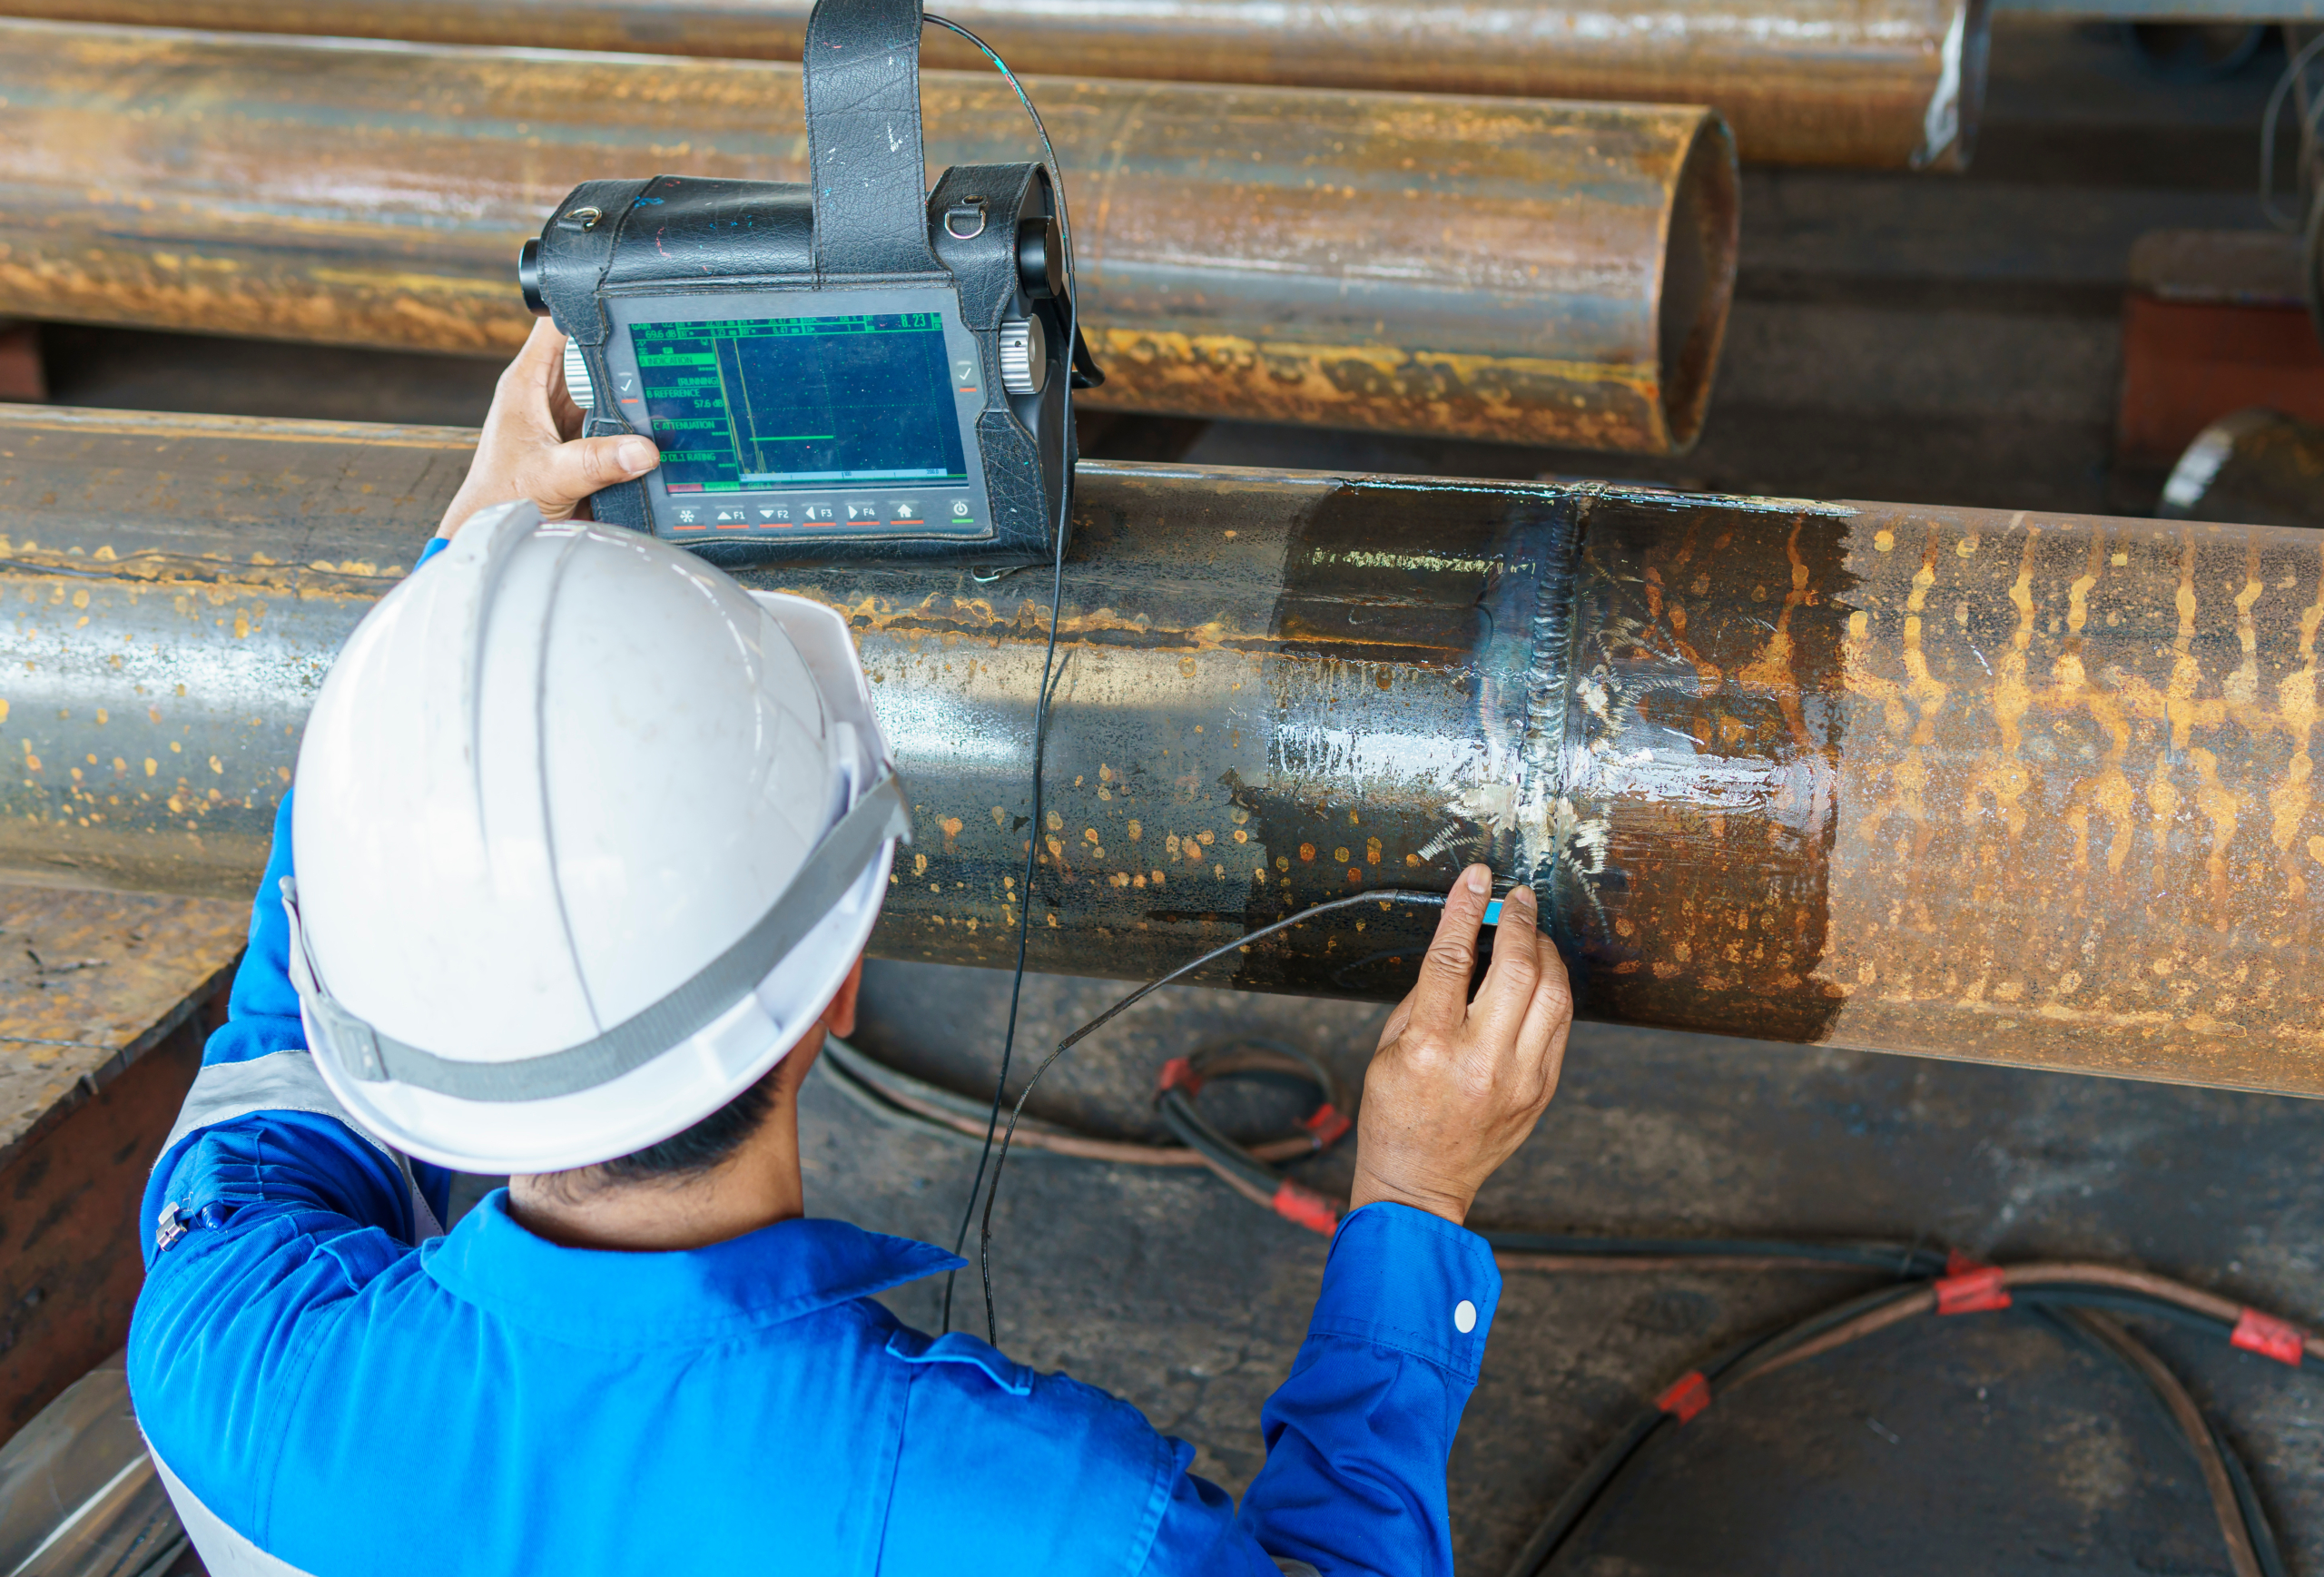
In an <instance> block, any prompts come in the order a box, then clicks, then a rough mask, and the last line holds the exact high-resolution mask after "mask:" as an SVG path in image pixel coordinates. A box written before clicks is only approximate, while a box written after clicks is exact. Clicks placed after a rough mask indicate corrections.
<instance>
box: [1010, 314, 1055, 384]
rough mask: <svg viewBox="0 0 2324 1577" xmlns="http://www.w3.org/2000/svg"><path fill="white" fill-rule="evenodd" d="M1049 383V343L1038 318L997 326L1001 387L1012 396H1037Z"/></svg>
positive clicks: (1013, 319) (1020, 319)
mask: <svg viewBox="0 0 2324 1577" xmlns="http://www.w3.org/2000/svg"><path fill="white" fill-rule="evenodd" d="M1048 381H1049V341H1048V340H1047V339H1045V338H1044V337H1043V336H1042V333H1041V320H1039V318H1011V319H1009V320H1008V321H1006V322H1004V323H1002V324H1001V325H1000V387H1001V388H1003V389H1007V390H1008V391H1009V393H1011V394H1039V392H1040V391H1041V385H1043V384H1044V383H1047V382H1048Z"/></svg>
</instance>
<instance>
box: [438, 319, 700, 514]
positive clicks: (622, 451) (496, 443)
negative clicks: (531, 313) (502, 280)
mask: <svg viewBox="0 0 2324 1577" xmlns="http://www.w3.org/2000/svg"><path fill="white" fill-rule="evenodd" d="M581 423H582V411H581V408H580V407H579V406H577V405H576V404H574V403H573V397H572V395H570V394H569V393H567V392H566V388H565V336H564V335H563V334H561V333H559V332H557V330H556V324H554V323H552V322H550V321H549V320H547V318H543V319H541V320H539V321H538V322H537V323H535V324H534V325H533V332H532V335H531V337H530V338H529V339H527V340H526V341H525V348H524V349H523V350H519V351H517V359H516V360H514V361H511V362H510V363H509V364H508V366H507V370H505V371H503V372H502V373H501V374H500V382H499V385H498V387H497V389H494V391H493V395H492V409H491V411H490V412H489V413H487V415H486V417H485V419H484V436H483V438H482V439H480V440H479V441H478V444H477V447H476V459H475V461H474V463H472V464H471V465H470V466H469V467H468V480H467V481H465V482H463V483H461V484H460V490H459V491H458V493H456V494H454V495H453V496H452V502H451V506H450V507H449V508H447V509H446V510H445V511H444V523H443V525H441V526H439V527H437V530H436V535H437V536H438V537H449V536H451V535H452V534H453V533H454V532H456V531H458V529H459V528H460V526H461V524H462V523H463V522H464V521H466V520H467V519H468V517H469V516H471V515H473V514H475V513H476V512H477V511H478V510H479V509H486V508H491V507H492V506H493V505H495V504H506V503H508V502H510V501H511V500H513V499H517V498H529V499H531V500H532V501H533V503H534V505H535V506H536V507H537V508H539V510H540V512H541V518H542V519H544V520H570V519H572V518H573V517H574V516H575V515H576V513H577V512H578V511H580V510H581V509H582V508H584V506H585V505H586V502H587V500H588V498H589V495H590V494H592V493H595V492H597V491H598V490H600V489H601V488H610V487H613V486H615V484H616V483H620V482H629V481H635V479H636V478H639V477H642V476H644V475H645V473H646V472H648V471H650V470H652V469H653V468H655V466H657V465H659V464H660V463H661V460H662V454H661V451H660V450H659V449H657V448H655V446H654V441H653V440H652V439H644V438H638V437H636V436H635V435H632V436H629V437H625V438H582V437H580V436H579V434H580V431H581Z"/></svg>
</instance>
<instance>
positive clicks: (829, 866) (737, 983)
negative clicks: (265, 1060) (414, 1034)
mask: <svg viewBox="0 0 2324 1577" xmlns="http://www.w3.org/2000/svg"><path fill="white" fill-rule="evenodd" d="M891 838H896V839H901V841H903V842H904V843H910V842H911V808H910V807H909V806H908V805H907V804H906V803H904V793H903V785H902V784H901V783H900V782H899V781H898V780H897V777H896V774H894V773H893V772H892V771H891V772H886V773H882V774H881V776H880V778H879V779H878V781H876V782H875V783H873V784H872V786H871V788H869V789H868V790H866V791H865V792H864V793H863V794H862V797H861V798H859V799H858V800H857V801H856V802H855V803H854V804H853V805H852V806H851V807H850V808H849V810H848V813H846V814H845V815H843V816H842V817H841V818H840V819H839V823H838V824H837V825H835V826H833V827H832V830H831V831H830V832H828V833H824V834H823V836H822V841H821V842H820V843H817V844H816V845H815V847H814V850H813V852H812V853H809V854H808V856H807V860H806V863H804V864H803V865H802V866H800V867H799V871H798V873H797V874H796V875H794V876H793V877H792V879H791V882H790V884H789V885H788V886H786V887H784V888H783V893H782V895H781V896H780V897H778V898H777V899H776V900H775V901H774V902H773V905H772V906H770V907H769V908H768V910H767V912H766V913H764V914H763V915H762V916H760V918H759V920H758V922H757V923H756V924H754V925H753V926H752V927H751V929H750V930H748V931H744V932H743V935H742V937H741V939H740V940H739V941H736V942H735V943H734V945H733V946H732V947H729V948H728V949H727V950H726V951H724V952H722V953H720V954H719V955H718V956H717V957H716V958H714V959H713V960H711V961H710V962H709V963H708V964H706V965H704V967H703V968H702V969H701V970H700V971H697V972H696V973H695V974H694V977H693V978H692V979H691V980H688V981H684V983H683V984H681V985H679V986H678V987H677V988H676V989H675V990H674V991H671V992H670V993H669V994H668V995H667V996H665V997H663V998H662V999H661V1000H659V1001H656V1002H655V1003H653V1004H651V1005H650V1006H648V1007H646V1008H645V1009H643V1010H640V1011H639V1012H637V1013H636V1014H635V1015H633V1016H632V1017H630V1018H628V1019H626V1020H623V1021H622V1022H621V1023H619V1024H616V1025H615V1026H614V1027H613V1028H612V1029H610V1030H606V1032H605V1033H604V1034H602V1035H598V1036H596V1037H594V1038H592V1039H590V1040H584V1041H582V1042H581V1043H580V1044H579V1045H577V1046H567V1047H566V1048H565V1049H564V1050H561V1051H547V1052H543V1053H542V1054H541V1055H539V1056H537V1057H520V1058H517V1059H516V1060H513V1061H507V1062H475V1061H468V1060H461V1059H455V1058H449V1057H438V1056H437V1055H436V1054H435V1053H434V1052H432V1051H423V1050H420V1049H419V1047H417V1046H409V1045H406V1044H405V1043H404V1042H403V1041H401V1040H396V1039H394V1038H393V1037H392V1036H389V1035H384V1034H382V1033H380V1032H379V1030H377V1029H374V1028H373V1027H372V1026H371V1025H370V1024H369V1023H366V1022H365V1021H364V1020H361V1019H359V1018H358V1017H356V1016H355V1015H354V1014H353V1013H351V1012H350V1011H349V1010H347V1008H346V1007H345V1006H344V1005H343V1004H341V1003H340V1000H338V999H337V998H335V997H333V996H332V995H331V994H330V991H329V990H328V989H326V988H325V987H324V985H323V983H322V974H321V971H319V970H317V969H316V968H315V961H314V957H313V954H312V953H311V952H310V951H309V950H308V946H307V936H306V931H305V928H304V926H302V925H301V923H300V916H299V892H298V882H297V881H296V879H295V878H292V877H289V876H286V877H284V878H283V879H282V907H283V910H284V911H285V912H287V913H288V914H289V916H290V919H291V983H292V984H293V985H295V986H296V987H297V988H298V991H299V998H300V1001H301V1002H302V1003H303V1004H304V1005H305V1007H306V1010H307V1013H308V1015H309V1017H310V1019H311V1020H312V1021H313V1023H314V1026H315V1029H316V1031H317V1033H318V1035H319V1037H320V1039H321V1040H324V1041H326V1042H328V1045H329V1050H330V1052H331V1054H332V1056H333V1057H335V1058H336V1059H337V1060H338V1062H339V1065H340V1067H341V1068H342V1069H345V1070H346V1071H347V1073H348V1074H349V1075H350V1077H352V1078H354V1079H360V1080H362V1081H363V1082H364V1083H367V1084H389V1083H392V1084H403V1085H409V1086H410V1087H412V1088H414V1089H426V1090H430V1091H433V1092H434V1093H436V1094H438V1095H448V1096H451V1097H453V1098H454V1099H459V1100H480V1101H525V1100H549V1099H555V1098H556V1097H557V1096H560V1095H577V1094H579V1093H581V1092H582V1091H583V1090H586V1089H596V1088H597V1087H599V1086H600V1085H605V1084H610V1083H612V1082H613V1081H614V1080H615V1079H619V1078H621V1077H622V1076H623V1075H625V1074H628V1073H634V1072H635V1071H636V1070H637V1069H640V1068H643V1067H645V1065H646V1064H647V1063H649V1062H651V1061H653V1060H654V1059H655V1058H656V1057H659V1056H661V1055H662V1054H663V1053H664V1052H665V1051H668V1050H672V1049H674V1048H675V1047H677V1046H680V1045H682V1044H684V1042H685V1041H686V1040H689V1039H691V1038H692V1037H693V1036H694V1035H695V1034H697V1033H699V1032H700V1031H701V1030H704V1029H705V1028H707V1027H708V1026H709V1025H711V1024H712V1023H714V1022H715V1021H717V1020H719V1019H720V1018H722V1017H724V1015H725V1013H726V1012H727V1011H728V1010H731V1009H732V1008H734V1006H735V1004H737V1003H739V1002H740V1001H742V1000H743V998H744V997H747V996H748V995H750V994H751V992H752V991H754V990H756V989H757V987H758V984H759V982H760V981H763V980H764V979H766V977H767V975H768V974H769V973H770V972H771V971H773V969H774V966H775V965H776V964H777V963H779V962H781V961H783V957H784V955H786V954H787V953H789V952H790V951H791V950H792V949H793V948H794V947H796V946H798V945H799V943H800V942H802V941H804V940H805V939H806V937H807V935H808V933H809V932H811V931H813V930H814V929H815V927H816V926H818V925H820V924H821V923H822V921H823V918H824V916H826V915H828V914H829V913H830V912H831V911H832V907H833V906H834V905H836V904H837V903H838V902H839V901H840V899H841V898H842V897H844V896H845V895H846V893H847V891H848V889H849V888H851V887H852V886H853V885H855V883H856V882H857V880H858V879H860V878H861V877H862V874H863V872H864V871H865V869H866V868H868V867H869V866H870V865H871V864H872V861H873V860H874V859H876V858H877V857H878V856H879V853H880V847H881V844H883V843H886V842H887V841H888V840H889V839H891ZM317 1049H318V1050H321V1048H317Z"/></svg>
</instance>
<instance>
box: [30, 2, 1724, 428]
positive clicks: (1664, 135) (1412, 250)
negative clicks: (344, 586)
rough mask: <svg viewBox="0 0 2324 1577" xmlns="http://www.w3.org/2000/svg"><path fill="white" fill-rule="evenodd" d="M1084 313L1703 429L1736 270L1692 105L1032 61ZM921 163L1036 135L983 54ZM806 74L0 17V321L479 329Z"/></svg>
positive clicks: (1115, 332)
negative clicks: (1077, 72) (582, 218)
mask: <svg viewBox="0 0 2324 1577" xmlns="http://www.w3.org/2000/svg"><path fill="white" fill-rule="evenodd" d="M1033 86H1034V90H1035V92H1036V94H1038V97H1039V103H1040V104H1041V106H1042V113H1043V115H1044V117H1045V118H1046V120H1047V121H1048V123H1049V130H1050V133H1051V134H1052V136H1053V137H1054V139H1055V141H1056V144H1057V149H1058V153H1059V158H1060V160H1061V161H1062V163H1063V164H1064V167H1065V169H1066V172H1067V177H1068V185H1069V190H1070V193H1071V198H1072V206H1073V217H1074V220H1075V241H1076V243H1077V246H1078V253H1079V261H1080V278H1081V285H1082V291H1083V304H1084V310H1085V316H1086V319H1087V327H1088V330H1089V334H1090V339H1091V342H1092V346H1093V348H1094V350H1096V352H1097V355H1098V360H1099V361H1100V362H1101V363H1102V364H1103V365H1104V367H1105V370H1106V373H1107V378H1108V382H1107V385H1106V387H1105V389H1103V390H1101V391H1098V396H1097V402H1098V403H1108V404H1112V405H1115V406H1118V407H1120V408H1124V409H1138V410H1160V411H1173V412H1178V413H1182V414H1187V415H1196V416H1233V417H1241V418H1248V419H1260V420H1271V421H1298V422H1320V423H1324V424H1329V425H1334V426H1343V427H1366V428H1375V429H1396V430H1403V431H1415V432H1435V433H1448V434H1465V435H1468V436H1472V437H1478V438H1490V439H1508V440H1512V441H1519V442H1525V443H1538V444H1562V445H1580V446H1584V447H1592V448H1614V449H1632V450H1641V451H1650V450H1669V449H1678V448H1685V447H1686V446H1688V445H1689V444H1690V443H1692V442H1693V441H1694V439H1695V436H1696V434H1697V433H1698V431H1699V429H1700V426H1701V422H1702V417H1703V409H1704V406H1705V404H1706V402H1707V401H1708V399H1709V392H1710V382H1711V373H1712V370H1713V368H1714V366H1715V364H1716V362H1717V360H1718V345H1719V339H1720V335H1721V333H1722V332H1723V330H1724V327H1725V323H1726V316H1727V306H1728V298H1729V296H1730V294H1731V291H1732V285H1733V279H1734V262H1735V240H1736V172H1735V161H1734V151H1733V147H1732V144H1731V143H1730V141H1729V139H1728V133H1727V131H1726V129H1725V126H1724V125H1723V123H1720V122H1719V120H1718V117H1717V116H1716V115H1713V114H1710V113H1707V112H1705V111H1701V110H1696V109H1671V108H1645V107H1640V106H1636V105H1620V104H1560V103H1529V102H1521V101H1517V100H1512V99H1462V98H1433V97H1428V96H1424V95H1416V94H1346V93H1324V92H1309V91H1304V90H1292V89H1242V88H1229V87H1189V86H1181V85H1177V84H1153V83H1125V82H1100V81H1093V80H1088V79H1082V80H1070V79H1049V80H1047V81H1042V82H1038V83H1036V84H1033ZM922 94H923V100H924V103H925V106H926V110H927V116H928V126H929V147H928V152H929V158H930V160H931V164H932V165H933V166H935V167H941V166H944V165H947V164H953V163H979V162H991V161H997V160H1009V159H1019V158H1022V157H1024V156H1026V154H1027V153H1028V151H1029V149H1031V148H1032V147H1033V143H1032V142H1031V133H1030V132H1029V127H1028V124H1027V122H1026V120H1025V116H1024V112H1023V110H1022V108H1021V107H1020V106H1019V104H1018V103H1017V100H1016V98H1015V95H1014V94H1011V93H1010V92H1009V88H1008V87H1007V86H1006V85H1005V84H1003V83H1002V82H1001V81H1000V78H999V77H998V76H997V75H995V74H992V73H990V72H987V73H984V74H955V73H931V74H929V76H928V78H927V80H926V82H925V83H924V84H923V88H922ZM799 100H800V84H799V73H798V68H797V67H796V66H790V65H780V64H763V63H757V62H732V61H706V60H667V59H651V58H647V57H644V56H628V57H623V56H617V55H577V54H566V55H551V54H539V53H525V54H519V53H515V52H504V51H495V50H474V49H449V48H432V47H431V48H418V47H413V46H409V45H399V44H350V43H346V42H331V43H317V42H309V41H300V40H284V39H258V38H249V37H239V38H237V37H226V36H222V35H217V34H191V33H165V32H142V31H136V30H131V29H122V28H103V27H94V28H92V27H66V26H57V25H47V24H42V23H24V22H13V23H9V22H0V147H5V148H6V149H7V150H8V157H7V159H6V160H5V162H0V313H9V312H14V313H18V314H21V315H25V316H29V317H50V318H67V319H79V320H87V321H94V322H112V323H135V324H144V325H148V326H153V327H162V328H176V329H193V330H214V331H218V332H222V333H235V334H257V335H270V336H275V337H280V338H289V339H311V340H332V341H338V342H341V343H350V344H371V345H396V346H407V347H418V348H424V349H430V350H465V351H477V352H497V351H506V350H508V349H510V348H511V347H513V346H514V345H515V344H517V342H518V341H519V340H521V339H522V337H523V335H524V333H525V331H526V330H527V327H528V321H529V320H528V319H527V315H526V312H525V309H524V306H523V304H522V302H521V301H519V300H518V298H517V291H516V289H515V285H514V282H513V278H514V268H515V264H514V262H513V261H512V260H513V259H514V258H515V256H516V253H517V245H518V243H519V242H520V241H522V240H523V239H524V238H525V237H526V236H527V235H531V234H535V233H537V232H538V230H539V228H540V225H541V223H542V222H543V220H544V219H545V217H546V216H547V212H549V210H550V208H551V207H552V206H553V205H554V204H555V203H556V202H558V201H559V200H561V199H562V198H563V197H564V196H565V194H566V192H568V191H569V190H570V189H571V188H572V186H573V185H574V183H575V182H578V181H580V180H583V179H585V178H589V177H594V176H608V175H645V174H651V173H653V172H655V171H657V170H669V171H675V172H684V173H689V174H695V175H714V176H746V177H755V178H764V179H777V180H790V179H797V178H800V177H802V176H803V173H804V165H805V159H806V139H805V135H804V133H803V131H802V130H801V127H802V121H801V118H800V103H799Z"/></svg>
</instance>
